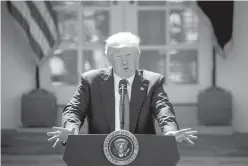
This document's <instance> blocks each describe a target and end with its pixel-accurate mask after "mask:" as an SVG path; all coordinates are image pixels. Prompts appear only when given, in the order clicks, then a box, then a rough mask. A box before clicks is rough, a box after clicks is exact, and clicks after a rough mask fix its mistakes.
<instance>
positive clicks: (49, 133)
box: [47, 131, 61, 136]
mask: <svg viewBox="0 0 248 166" xmlns="http://www.w3.org/2000/svg"><path fill="white" fill-rule="evenodd" d="M60 133H61V131H55V132H48V133H47V136H55V135H58V134H60Z"/></svg>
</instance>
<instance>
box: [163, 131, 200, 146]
mask: <svg viewBox="0 0 248 166" xmlns="http://www.w3.org/2000/svg"><path fill="white" fill-rule="evenodd" d="M196 133H197V131H192V130H191V128H187V129H182V130H178V131H169V132H167V133H166V134H165V135H172V136H175V137H176V141H177V142H182V141H186V142H188V143H189V144H191V145H194V142H193V141H191V139H197V136H194V134H196Z"/></svg>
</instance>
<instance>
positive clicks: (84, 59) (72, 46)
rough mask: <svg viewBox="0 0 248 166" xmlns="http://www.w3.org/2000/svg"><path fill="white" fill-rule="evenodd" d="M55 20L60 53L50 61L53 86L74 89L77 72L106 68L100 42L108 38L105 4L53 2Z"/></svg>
mask: <svg viewBox="0 0 248 166" xmlns="http://www.w3.org/2000/svg"><path fill="white" fill-rule="evenodd" d="M53 5H54V9H55V10H56V13H57V17H58V22H59V23H58V26H59V32H60V37H61V40H62V41H61V43H60V45H59V48H58V50H62V52H61V53H60V54H57V55H56V56H54V57H52V58H51V59H50V63H49V64H50V68H51V81H52V84H53V85H66V86H75V85H77V84H78V82H79V78H80V75H81V73H83V72H85V71H88V70H91V69H97V68H103V67H107V66H108V63H107V60H106V58H105V55H104V50H103V48H104V44H105V43H104V40H105V39H106V38H107V37H108V36H109V34H110V32H109V29H110V28H109V24H110V22H109V19H110V16H109V8H110V7H109V2H108V1H92V2H91V1H81V2H80V1H63V2H60V1H53Z"/></svg>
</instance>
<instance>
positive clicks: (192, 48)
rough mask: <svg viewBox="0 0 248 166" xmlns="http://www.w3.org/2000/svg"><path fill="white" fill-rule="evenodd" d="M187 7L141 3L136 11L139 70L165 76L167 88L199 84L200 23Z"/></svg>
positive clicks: (175, 3) (175, 4)
mask: <svg viewBox="0 0 248 166" xmlns="http://www.w3.org/2000/svg"><path fill="white" fill-rule="evenodd" d="M185 4H187V2H184V1H139V2H138V3H137V7H136V14H137V20H138V21H137V23H136V24H137V32H138V34H139V36H140V38H141V56H140V65H139V67H140V68H144V69H147V70H151V71H153V72H157V73H160V74H163V75H164V76H165V78H166V84H177V85H179V84H197V83H198V44H197V41H198V39H199V30H198V23H199V20H198V17H197V15H196V13H194V12H193V11H192V10H191V9H189V8H187V7H186V5H185ZM130 15H131V14H130Z"/></svg>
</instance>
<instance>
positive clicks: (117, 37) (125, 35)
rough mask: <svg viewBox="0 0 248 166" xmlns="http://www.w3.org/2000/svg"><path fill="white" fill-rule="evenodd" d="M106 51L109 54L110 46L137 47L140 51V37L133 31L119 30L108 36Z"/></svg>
mask: <svg viewBox="0 0 248 166" xmlns="http://www.w3.org/2000/svg"><path fill="white" fill-rule="evenodd" d="M105 42H106V45H105V51H104V53H105V54H106V55H107V53H108V50H109V48H123V47H136V48H137V49H138V50H139V52H140V49H139V44H140V38H139V37H138V36H137V35H134V34H132V33H131V32H119V33H116V34H114V35H112V36H110V37H108V38H107V40H106V41H105Z"/></svg>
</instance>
